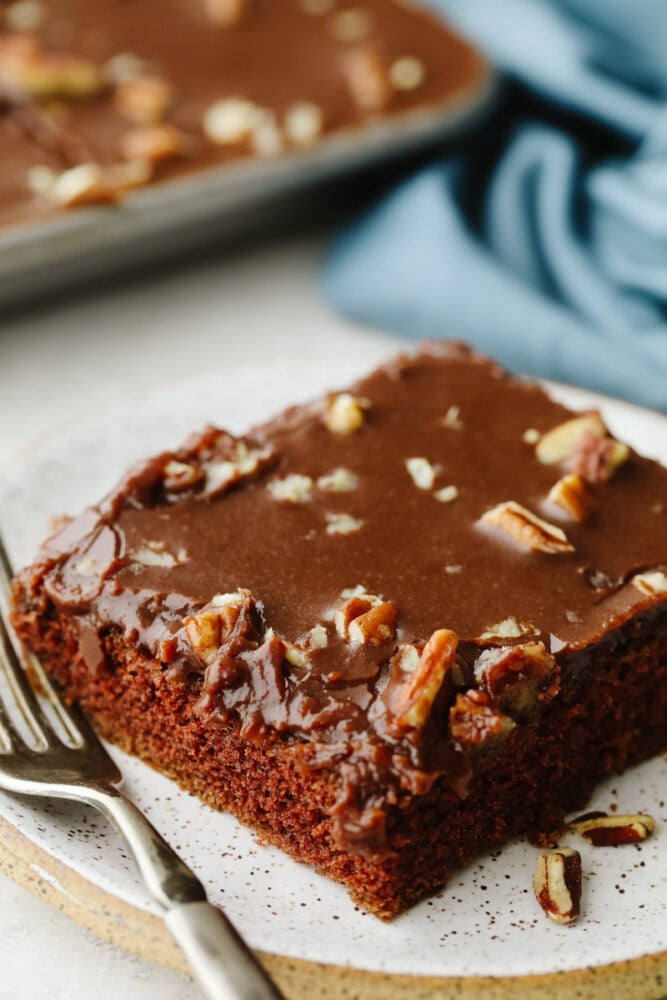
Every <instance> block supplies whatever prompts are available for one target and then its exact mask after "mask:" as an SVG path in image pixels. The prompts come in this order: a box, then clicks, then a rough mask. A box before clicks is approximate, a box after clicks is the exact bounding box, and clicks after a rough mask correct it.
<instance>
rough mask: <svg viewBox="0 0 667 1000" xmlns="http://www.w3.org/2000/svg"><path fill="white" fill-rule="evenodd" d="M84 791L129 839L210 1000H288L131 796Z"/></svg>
mask: <svg viewBox="0 0 667 1000" xmlns="http://www.w3.org/2000/svg"><path fill="white" fill-rule="evenodd" d="M79 792H80V796H81V797H82V798H85V799H86V800H87V801H88V802H90V803H91V805H94V806H96V807H97V808H98V809H100V810H101V811H102V812H103V813H104V814H105V816H107V817H108V818H109V819H110V820H111V822H112V823H113V825H114V826H115V827H116V829H117V830H118V831H119V833H120V834H121V836H122V837H123V838H124V840H125V842H126V843H127V845H128V847H129V849H130V851H131V852H132V855H133V856H134V859H135V861H136V862H137V865H138V867H139V871H140V873H141V877H142V879H143V881H144V883H145V885H146V887H147V888H148V889H149V891H150V893H151V895H152V896H153V898H154V899H156V900H157V902H158V903H160V905H161V906H162V908H163V909H164V910H165V915H164V920H165V923H166V924H167V927H168V928H169V930H170V931H171V933H172V935H173V937H174V940H175V941H176V943H177V944H178V945H179V946H180V948H181V949H182V951H183V953H184V954H185V957H186V958H187V959H188V962H189V964H190V968H191V970H192V974H193V975H194V977H195V979H196V980H197V981H198V983H199V985H200V986H201V988H202V989H203V991H204V993H205V994H206V996H207V997H208V998H209V1000H284V997H283V995H282V994H281V993H280V992H279V990H278V989H277V987H276V986H275V985H274V984H273V983H272V982H271V980H270V979H269V977H268V975H267V973H266V972H265V971H264V969H263V967H262V965H261V964H260V962H259V960H258V959H257V958H255V956H254V955H253V953H252V952H251V951H250V949H249V948H248V947H247V945H246V944H245V943H244V942H243V940H242V938H241V936H240V935H239V934H238V932H237V931H236V930H235V929H234V927H233V926H232V924H231V923H230V922H229V920H228V919H227V917H226V916H225V915H224V914H223V913H222V911H221V910H219V909H218V908H217V907H216V906H213V904H212V903H209V902H208V901H207V899H206V892H205V890H204V887H203V886H202V884H201V882H200V881H199V879H198V878H197V876H196V875H195V874H194V872H192V871H191V870H190V868H188V866H187V865H186V864H185V862H183V861H182V860H181V858H179V856H178V855H177V854H176V852H175V851H174V850H173V848H172V847H170V846H169V844H168V843H167V842H166V841H165V840H164V839H163V837H161V836H160V834H159V833H158V832H157V830H156V829H155V827H154V826H153V824H152V823H151V822H150V821H149V820H148V819H147V818H146V817H145V816H144V814H143V813H142V812H141V811H140V810H139V809H138V808H137V807H136V806H135V805H134V803H133V802H132V801H131V799H128V798H127V797H126V796H125V795H124V794H123V793H122V792H121V791H119V789H118V788H116V787H115V786H113V785H97V786H95V787H92V788H91V787H90V786H88V787H86V788H85V789H80V790H79Z"/></svg>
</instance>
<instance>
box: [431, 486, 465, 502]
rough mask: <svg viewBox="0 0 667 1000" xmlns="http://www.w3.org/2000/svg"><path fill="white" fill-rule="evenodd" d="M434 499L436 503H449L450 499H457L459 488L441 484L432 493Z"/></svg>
mask: <svg viewBox="0 0 667 1000" xmlns="http://www.w3.org/2000/svg"><path fill="white" fill-rule="evenodd" d="M433 497H434V499H436V500H437V501H438V503H451V502H452V500H458V497H459V490H458V487H457V486H454V485H451V486H443V487H442V489H439V490H436V491H435V493H434V494H433Z"/></svg>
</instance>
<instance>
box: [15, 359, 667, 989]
mask: <svg viewBox="0 0 667 1000" xmlns="http://www.w3.org/2000/svg"><path fill="white" fill-rule="evenodd" d="M361 354H362V356H361V357H358V358H356V359H355V365H354V366H353V367H354V368H355V371H354V373H352V372H351V374H356V372H358V371H360V370H363V369H364V368H367V367H369V365H371V364H373V363H374V362H375V361H377V360H378V358H379V357H381V356H386V354H387V345H386V342H383V343H381V344H378V345H377V348H375V347H372V348H369V349H365V350H363V351H362V352H361ZM289 364H290V365H291V366H292V367H293V369H294V370H295V371H296V372H298V371H299V369H302V372H301V374H303V373H304V371H303V370H305V372H307V371H308V370H309V366H310V371H311V374H312V366H313V365H315V366H319V367H320V368H323V369H324V370H326V371H327V372H328V373H330V380H331V384H333V385H340V384H344V383H345V381H347V375H345V376H343V374H342V371H341V359H340V357H339V356H338V355H337V356H336V357H334V358H331V357H327V356H326V355H316V354H315V355H313V357H312V358H310V359H304V358H303V356H302V357H300V358H297V359H292V360H291V361H290V362H289ZM269 367H270V366H269ZM342 367H345V366H342ZM231 374H232V373H230V372H225V373H224V378H228V377H230V375H231ZM221 377H222V376H221ZM302 383H303V380H302ZM556 393H557V394H558V395H559V396H561V397H562V396H564V397H565V398H566V400H567V401H568V402H571V403H572V404H573V405H580V406H590V405H596V404H598V403H599V404H600V405H602V407H603V409H605V408H606V410H607V415H608V418H609V419H610V420H611V423H612V426H613V428H614V429H615V431H616V432H617V433H619V434H624V436H626V437H628V438H630V439H631V440H633V443H635V444H637V445H639V446H640V447H641V445H642V443H643V444H644V445H645V446H646V448H648V450H651V449H650V445H651V443H655V442H651V441H650V440H649V438H650V437H651V433H653V434H655V435H656V437H658V436H659V434H660V433H661V430H662V427H661V425H662V424H663V423H664V422H665V418H664V417H662V416H661V415H658V414H653V413H651V412H650V411H646V410H642V409H641V408H638V407H634V406H631V405H629V404H625V403H618V402H616V401H613V400H600V397H596V396H594V395H593V394H590V393H580V392H578V391H576V390H571V389H569V388H564V387H563V388H560V387H559V388H558V389H557V390H556ZM158 395H159V394H158ZM304 395H306V394H304V393H303V392H302V393H301V396H304ZM106 419H109V417H108V416H107V418H106ZM628 425H630V426H629V427H628ZM626 430H627V433H625V432H626ZM637 434H638V435H639V438H641V439H642V440H638V438H637V436H636V435H637ZM633 435H634V437H633ZM51 440H53V439H51ZM47 450H48V446H47ZM663 457H664V456H663ZM39 458H40V455H39V453H37V454H33V458H32V459H31V460H30V461H33V462H35V461H36V462H39ZM30 461H29V462H28V464H30ZM1 488H2V484H0V490H1ZM632 773H633V774H635V772H632ZM531 859H532V856H531ZM61 861H62V859H61ZM619 865H620V861H619ZM466 871H469V870H466ZM316 878H317V877H316ZM324 884H326V885H329V883H324ZM336 888H338V887H336ZM445 902H446V895H445ZM142 912H143V911H142ZM452 916H453V917H456V913H453V914H452V913H451V911H450V913H449V918H451V917H452ZM630 916H632V914H630ZM397 923H400V921H399V922H397ZM392 926H395V925H392ZM569 933H572V929H570V931H569ZM253 943H256V942H253ZM461 943H462V942H461ZM571 944H572V939H570V945H571ZM578 950H579V949H578V948H577V951H578ZM663 957H664V956H662V955H661V951H660V950H657V949H656V950H655V952H654V954H652V955H650V956H646V961H649V965H650V966H651V967H653V966H654V965H655V963H656V962H660V961H661V959H662V958H663ZM581 958H582V959H583V961H585V958H584V956H583V955H582V956H581ZM286 960H288V961H290V962H294V961H296V962H297V963H298V962H300V961H303V959H300V958H299V957H298V956H294V955H292V956H290V957H289V958H288V959H286ZM305 961H306V963H308V961H309V960H308V959H305ZM642 961H644V959H643V958H641V957H634V958H633V959H632V960H631V961H630V964H631V965H633V964H635V963H636V962H640V963H641V962H642ZM167 964H171V963H169V962H168V963H167ZM417 964H419V963H417ZM627 964H628V963H627V962H624V963H622V967H623V968H625V967H626V966H627ZM316 965H317V968H319V967H320V966H319V964H318V963H316ZM602 967H609V968H612V966H607V963H602V965H600V964H597V969H598V971H600V970H601V968H602ZM613 968H614V969H617V968H621V966H619V965H618V964H617V965H614V966H613ZM359 971H360V972H361V971H362V970H359ZM410 971H411V972H412V971H414V972H417V971H418V970H417V969H414V970H410ZM576 971H577V970H576V969H574V970H571V972H567V973H564V972H560V973H554V974H553V975H548V976H547V978H548V979H551V978H555V979H560V980H561V981H562V976H563V975H568V976H569V975H570V974H574V973H575V972H576ZM394 973H395V975H394V977H392V979H393V978H395V976H396V971H395V970H394ZM349 975H352V972H351V971H349V970H348V971H346V976H348V978H349ZM378 975H379V976H380V977H381V978H382V979H383V981H384V976H383V973H382V972H381V971H379V972H378ZM398 978H399V979H400V978H401V977H400V974H399V975H398ZM513 978H514V977H509V978H508V977H506V976H501V977H500V979H502V981H503V982H504V981H505V980H507V981H508V982H509V981H510V980H512V981H513ZM528 978H529V979H535V976H534V975H529V976H528ZM537 978H539V979H540V980H542V979H543V977H542V976H538V977H537ZM478 979H479V977H478V976H475V975H466V976H464V977H462V978H461V979H460V982H461V984H467V986H466V990H467V988H468V986H469V987H470V988H472V987H473V983H474V982H475V981H477V980H478ZM419 981H420V983H421V984H422V986H423V987H424V988H425V987H426V979H424V977H423V976H419ZM435 981H437V982H439V983H444V982H447V983H448V984H450V985H451V986H453V984H454V982H455V981H457V982H458V979H457V978H456V977H453V978H452V977H451V976H448V977H446V979H443V978H442V977H441V976H437V977H436V979H435V980H434V982H435ZM479 981H480V983H481V982H486V981H487V980H486V978H484V979H483V980H479ZM497 981H499V980H498V976H497V974H496V976H495V977H494V982H497ZM526 981H527V980H526V979H525V978H522V980H521V982H526ZM420 988H421V987H420ZM424 995H427V994H424ZM485 995H492V994H488V993H486V994H485ZM638 995H639V994H638ZM641 995H646V994H645V993H643V994H641Z"/></svg>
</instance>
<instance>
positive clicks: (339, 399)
mask: <svg viewBox="0 0 667 1000" xmlns="http://www.w3.org/2000/svg"><path fill="white" fill-rule="evenodd" d="M324 423H325V424H326V426H327V427H328V429H329V430H330V431H331V433H332V434H353V433H354V431H358V430H359V428H360V427H361V426H363V423H364V410H363V405H362V401H361V400H359V399H355V398H354V396H351V395H350V393H349V392H341V393H340V394H339V395H338V396H334V397H333V398H332V399H331V400H330V401H329V404H328V407H327V412H326V414H325V416H324Z"/></svg>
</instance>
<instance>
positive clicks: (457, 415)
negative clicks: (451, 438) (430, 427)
mask: <svg viewBox="0 0 667 1000" xmlns="http://www.w3.org/2000/svg"><path fill="white" fill-rule="evenodd" d="M440 423H441V424H442V426H443V427H449V429H450V430H454V431H460V430H463V421H462V420H461V408H460V406H450V407H449V409H448V410H447V412H446V413H445V415H444V417H443V418H442V419H441V420H440Z"/></svg>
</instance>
